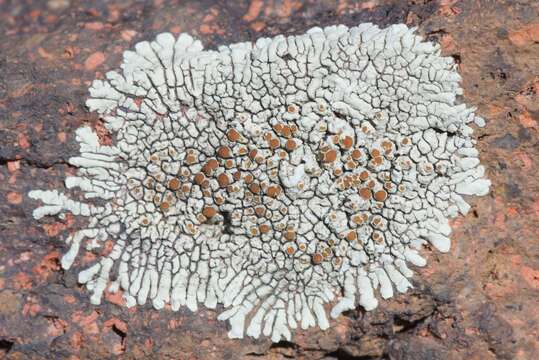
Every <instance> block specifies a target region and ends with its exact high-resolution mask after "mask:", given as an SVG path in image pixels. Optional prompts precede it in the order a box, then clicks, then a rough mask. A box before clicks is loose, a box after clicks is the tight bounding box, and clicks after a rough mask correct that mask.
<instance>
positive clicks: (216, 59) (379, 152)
mask: <svg viewBox="0 0 539 360" xmlns="http://www.w3.org/2000/svg"><path fill="white" fill-rule="evenodd" d="M121 68H122V70H121V71H120V72H114V71H113V72H109V73H107V74H106V80H95V81H94V82H93V84H92V86H91V88H90V95H91V97H90V99H89V100H88V101H87V106H88V107H89V108H90V110H92V111H97V112H98V113H99V114H100V115H101V118H102V120H103V121H104V124H105V126H106V128H107V129H108V130H109V131H110V133H111V134H112V135H113V137H114V141H113V145H111V146H105V145H102V144H100V142H99V139H98V136H97V135H96V133H95V132H94V131H93V130H92V129H91V128H89V127H82V128H80V129H78V130H77V132H76V139H77V141H78V142H79V144H80V156H77V157H73V158H71V159H70V160H69V162H70V163H71V164H72V165H74V166H76V167H78V173H77V176H69V177H67V178H66V181H65V185H66V187H67V189H73V190H72V191H71V193H72V194H74V195H76V196H77V194H79V196H80V195H83V196H84V198H85V199H86V200H85V201H77V200H72V199H70V198H69V197H68V196H67V195H65V194H63V193H59V192H58V191H56V190H54V191H41V190H35V191H32V192H30V194H29V195H30V197H32V198H34V199H39V200H41V201H42V202H43V203H44V206H41V207H39V208H37V209H36V210H35V211H34V217H35V218H36V219H40V218H42V217H44V216H55V215H62V214H63V213H65V212H71V213H73V214H74V215H80V216H83V217H87V218H88V219H89V220H88V225H87V227H86V228H84V229H82V230H80V231H77V232H75V233H74V234H72V235H70V236H69V237H68V238H67V243H68V244H69V245H70V248H69V250H68V251H67V253H66V254H65V255H64V256H63V257H62V260H61V264H62V267H63V268H64V269H69V268H70V267H71V266H72V265H73V263H74V261H75V260H76V258H77V255H78V254H79V248H80V247H81V245H82V244H83V243H84V244H85V247H86V249H88V250H92V249H95V248H99V247H103V246H104V244H105V242H106V241H108V240H111V241H112V243H113V246H112V250H110V251H109V253H108V254H107V255H103V256H101V257H100V258H99V259H98V260H97V261H96V262H95V264H93V265H92V266H91V267H89V268H88V269H86V270H83V271H81V272H80V273H79V277H78V280H79V282H80V283H81V284H85V285H86V288H87V289H88V290H89V291H90V292H91V293H92V296H91V299H90V300H91V302H92V303H93V304H99V303H100V302H101V299H102V297H103V293H104V291H105V289H108V290H110V291H111V292H116V291H122V293H123V298H124V299H125V302H126V304H127V306H134V305H136V304H139V305H143V304H145V303H146V302H147V301H148V300H150V301H151V303H152V304H153V306H154V307H155V308H156V309H161V308H163V307H164V306H165V304H170V307H171V309H172V310H174V311H175V310H178V309H179V308H180V307H181V306H187V307H188V308H189V309H191V310H192V311H196V310H197V308H198V306H199V305H203V306H205V307H207V308H216V306H217V305H218V304H222V305H223V306H224V308H225V310H224V312H222V313H221V314H220V315H219V319H221V320H228V321H229V323H230V327H231V329H230V332H229V336H230V337H232V338H241V337H243V336H244V335H245V334H246V335H248V336H252V337H254V338H258V337H259V336H260V335H261V334H263V335H264V336H271V339H272V340H273V341H275V342H276V341H279V340H280V339H282V338H285V339H290V338H291V332H290V329H296V328H297V327H301V328H302V329H306V328H308V327H310V326H315V325H318V326H319V327H320V328H321V329H326V328H328V327H329V326H330V324H329V321H328V319H327V314H326V307H325V304H327V303H331V305H332V309H331V311H330V315H331V317H333V318H336V317H337V316H339V314H341V313H342V312H343V311H346V310H349V309H354V308H355V307H357V305H358V304H359V305H361V306H362V307H363V308H364V309H365V310H372V309H374V308H376V306H377V304H378V300H377V297H378V295H377V294H379V295H380V296H381V297H382V298H384V299H388V298H390V297H392V296H393V294H394V290H396V291H398V292H405V291H406V290H407V289H408V288H410V287H411V286H412V285H411V283H410V282H409V280H408V279H409V278H410V277H411V276H412V274H413V272H412V270H411V269H410V268H409V267H408V264H412V265H413V266H424V265H425V263H426V260H425V259H424V258H423V257H422V255H420V253H421V249H422V248H423V246H424V245H425V244H430V245H432V246H433V247H434V248H436V249H438V250H439V251H441V252H447V251H448V250H449V248H450V239H449V236H450V233H451V228H450V226H449V222H448V218H450V217H455V216H457V215H458V213H459V212H460V213H462V214H466V213H467V212H468V210H469V205H468V204H467V203H466V201H465V200H464V199H463V197H462V195H485V194H486V193H487V192H488V189H489V185H490V182H489V180H487V179H484V168H483V166H481V165H480V164H479V159H478V151H477V150H476V149H475V148H474V145H475V140H473V139H472V138H471V135H472V128H471V127H470V126H468V125H469V124H470V123H472V122H475V124H476V125H478V126H483V125H484V122H483V120H482V119H481V118H479V117H477V116H475V115H474V113H473V111H474V109H471V108H467V107H466V106H465V105H464V104H460V105H459V104H457V96H458V95H461V94H462V90H461V89H460V87H459V84H458V83H459V80H460V77H459V75H458V74H457V72H456V65H455V64H454V62H453V60H452V59H451V58H447V57H442V56H440V50H439V47H438V45H434V44H431V43H429V42H422V41H421V39H420V38H419V37H418V36H416V35H414V29H409V28H407V27H406V26H405V25H393V26H390V27H388V28H386V29H379V28H378V27H377V26H375V25H372V24H362V25H360V26H358V27H353V28H347V27H345V26H332V27H327V28H325V29H320V28H313V29H311V30H309V31H308V32H307V33H306V34H304V35H299V36H288V37H285V36H277V37H274V38H271V39H259V40H258V41H256V43H255V44H252V43H238V44H233V45H229V46H221V47H219V48H218V50H217V51H214V50H213V51H212V50H203V48H202V45H201V43H200V42H199V41H195V40H193V38H191V37H190V36H189V35H186V34H182V35H180V36H179V37H178V38H177V39H175V38H174V36H173V35H171V34H168V33H164V34H160V35H158V36H157V38H156V40H155V41H152V42H141V43H138V44H137V45H136V46H135V51H126V52H125V53H124V61H123V64H122V66H121ZM76 189H78V190H76Z"/></svg>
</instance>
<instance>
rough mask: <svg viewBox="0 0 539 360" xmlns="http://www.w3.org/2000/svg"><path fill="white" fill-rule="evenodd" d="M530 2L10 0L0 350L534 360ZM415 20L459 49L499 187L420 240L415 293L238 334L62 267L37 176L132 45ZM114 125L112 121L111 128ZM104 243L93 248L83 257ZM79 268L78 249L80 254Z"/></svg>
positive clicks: (537, 195) (48, 177) (536, 217)
mask: <svg viewBox="0 0 539 360" xmlns="http://www.w3.org/2000/svg"><path fill="white" fill-rule="evenodd" d="M533 3H534V2H533V1H531V0H529V1H512V2H509V1H507V2H503V1H499V2H496V3H492V2H487V1H457V0H440V1H428V0H424V1H409V2H404V1H397V0H395V1H376V0H375V1H368V2H355V1H336V0H333V1H294V0H268V1H262V0H253V1H250V2H249V1H234V2H224V1H200V2H198V1H183V2H179V1H178V2H177V3H176V2H166V1H158V0H156V1H153V2H149V1H148V2H139V3H136V4H133V3H131V2H129V1H122V0H116V1H107V2H105V1H99V2H83V1H75V0H50V1H34V2H32V1H30V0H28V1H24V2H22V1H21V2H6V1H1V0H0V40H2V41H0V74H1V76H0V119H1V120H0V139H1V140H0V180H1V182H0V199H1V201H0V235H1V238H0V239H1V240H0V355H2V354H3V355H5V357H6V358H13V359H27V358H32V359H34V358H35V359H41V358H43V359H45V358H58V359H62V358H66V359H77V358H81V359H88V358H110V357H114V356H116V355H121V356H122V357H125V358H171V359H172V358H174V359H237V358H244V359H250V358H253V359H254V358H272V359H281V358H309V359H356V358H357V359H378V358H387V359H463V358H466V359H533V358H535V357H534V355H535V356H536V354H537V353H539V342H538V340H537V338H538V334H537V328H538V322H539V313H538V312H537V311H536V307H537V297H538V296H539V256H538V255H539V241H537V234H538V233H539V182H538V181H537V180H536V179H535V177H534V175H535V174H536V171H538V170H539V151H538V150H539V134H538V130H539V129H538V127H539V125H538V123H537V121H538V120H539V107H538V104H539V101H538V98H537V91H538V89H539V72H538V70H537V69H539V45H538V43H539V22H538V21H537V12H538V11H539V7H538V6H537V5H534V4H533ZM362 22H373V23H375V24H378V25H380V26H386V25H389V24H393V23H401V22H402V23H406V24H407V25H409V26H417V27H418V32H419V34H421V35H423V36H424V37H426V38H428V39H430V40H435V41H438V42H440V43H441V45H442V49H443V54H445V55H448V56H453V57H454V58H455V60H456V61H457V62H458V63H459V67H460V70H459V71H460V73H461V75H462V77H463V83H462V86H463V88H464V97H465V99H466V103H467V104H469V105H475V106H477V108H478V110H477V114H478V115H480V116H483V117H484V118H485V119H486V120H487V125H486V127H485V128H482V129H478V130H476V132H475V136H476V137H477V138H478V148H479V150H480V157H481V162H482V163H483V164H484V165H485V167H486V168H487V175H488V177H489V178H490V179H491V181H492V182H493V186H492V188H491V189H492V190H491V193H490V194H489V195H488V196H486V197H482V198H473V199H471V200H470V202H471V204H472V205H473V207H472V210H471V211H470V213H469V214H468V216H466V218H458V219H457V220H456V221H453V223H452V226H453V230H454V233H453V234H452V240H453V241H452V243H453V244H452V248H451V251H450V253H449V254H440V253H437V252H434V251H433V252H432V253H426V254H425V255H426V256H427V257H428V260H429V266H427V267H426V268H424V269H421V270H420V271H419V274H418V275H416V276H415V277H414V286H415V288H414V290H413V291H410V292H408V294H406V295H400V296H398V297H396V298H395V299H393V300H390V301H383V302H381V304H380V307H379V308H378V309H376V310H375V311H372V312H368V313H365V312H364V311H362V310H355V311H350V312H348V313H346V314H345V316H342V317H341V318H339V320H338V322H336V323H334V324H333V326H332V327H331V328H330V329H329V330H327V331H325V332H322V331H320V330H315V329H312V330H310V331H300V332H297V333H296V334H295V337H294V342H293V343H285V342H281V343H279V344H274V345H272V344H271V340H269V339H263V340H258V341H254V340H252V339H243V340H230V339H228V338H227V336H226V333H227V328H226V326H227V325H226V323H224V322H220V321H217V320H216V312H214V311H208V310H204V311H198V312H197V313H195V314H193V313H191V312H190V311H189V310H187V309H184V310H181V311H180V312H178V313H173V312H170V311H166V310H162V311H156V310H153V309H152V308H151V307H150V306H146V307H137V308H134V309H131V310H128V309H126V308H124V307H120V306H118V304H119V303H120V302H121V298H120V297H119V296H116V295H112V294H108V295H107V299H108V301H105V302H104V303H103V305H100V306H91V305H90V304H89V301H88V293H87V292H86V291H85V290H84V289H82V288H81V287H79V286H78V285H77V282H76V272H75V271H68V272H63V271H61V270H60V266H59V258H60V256H61V254H62V253H64V252H65V251H66V248H67V247H66V245H65V244H64V242H63V240H62V239H64V238H65V235H66V234H68V233H69V232H71V231H74V230H76V229H78V228H80V224H77V223H76V221H75V219H74V218H70V217H66V219H65V220H63V221H57V222H54V221H53V219H49V220H48V221H45V220H43V221H41V222H37V221H35V220H34V219H33V218H32V216H31V211H32V209H33V208H34V207H35V205H36V204H35V202H34V201H32V200H31V199H29V198H28V197H27V196H26V194H27V192H28V190H30V189H35V188H61V187H62V186H63V185H62V180H63V178H64V177H65V175H66V174H72V173H73V172H74V169H73V168H71V167H70V166H69V165H68V164H67V159H68V158H69V157H70V156H73V155H75V154H76V153H77V145H76V142H75V139H74V135H75V130H76V129H77V128H78V127H79V126H80V125H81V124H83V123H87V124H90V125H92V126H94V127H96V128H97V129H98V130H99V129H102V127H101V124H100V122H99V120H98V118H97V115H96V114H94V113H89V112H88V111H87V109H86V108H85V107H84V102H85V100H86V98H87V96H88V94H87V89H88V86H89V84H90V82H91V80H93V79H94V78H99V77H101V76H103V74H104V73H105V72H106V71H108V70H110V69H114V68H116V67H117V66H118V64H119V63H120V61H121V54H122V52H123V51H124V50H125V49H128V48H130V47H131V46H132V45H133V44H134V43H136V42H138V41H141V40H148V39H153V38H154V37H155V35H156V34H158V33H160V32H163V31H170V32H172V33H175V34H178V33H180V32H188V33H190V34H191V35H193V36H195V37H197V38H199V39H200V40H202V42H203V43H204V44H205V46H206V47H207V48H211V47H215V46H217V45H220V44H223V43H233V42H237V41H245V40H252V39H256V38H258V37H260V36H265V35H276V34H280V33H283V34H296V33H302V32H304V31H305V30H307V29H308V28H310V27H312V26H323V25H330V24H338V23H342V24H345V25H349V26H352V25H356V24H358V23H362ZM102 135H103V136H104V137H105V136H106V133H105V132H102ZM92 257H95V255H93V254H91V253H87V254H86V257H85V259H84V260H83V262H84V261H85V262H86V263H90V262H91V261H92ZM81 265H82V264H81Z"/></svg>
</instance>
